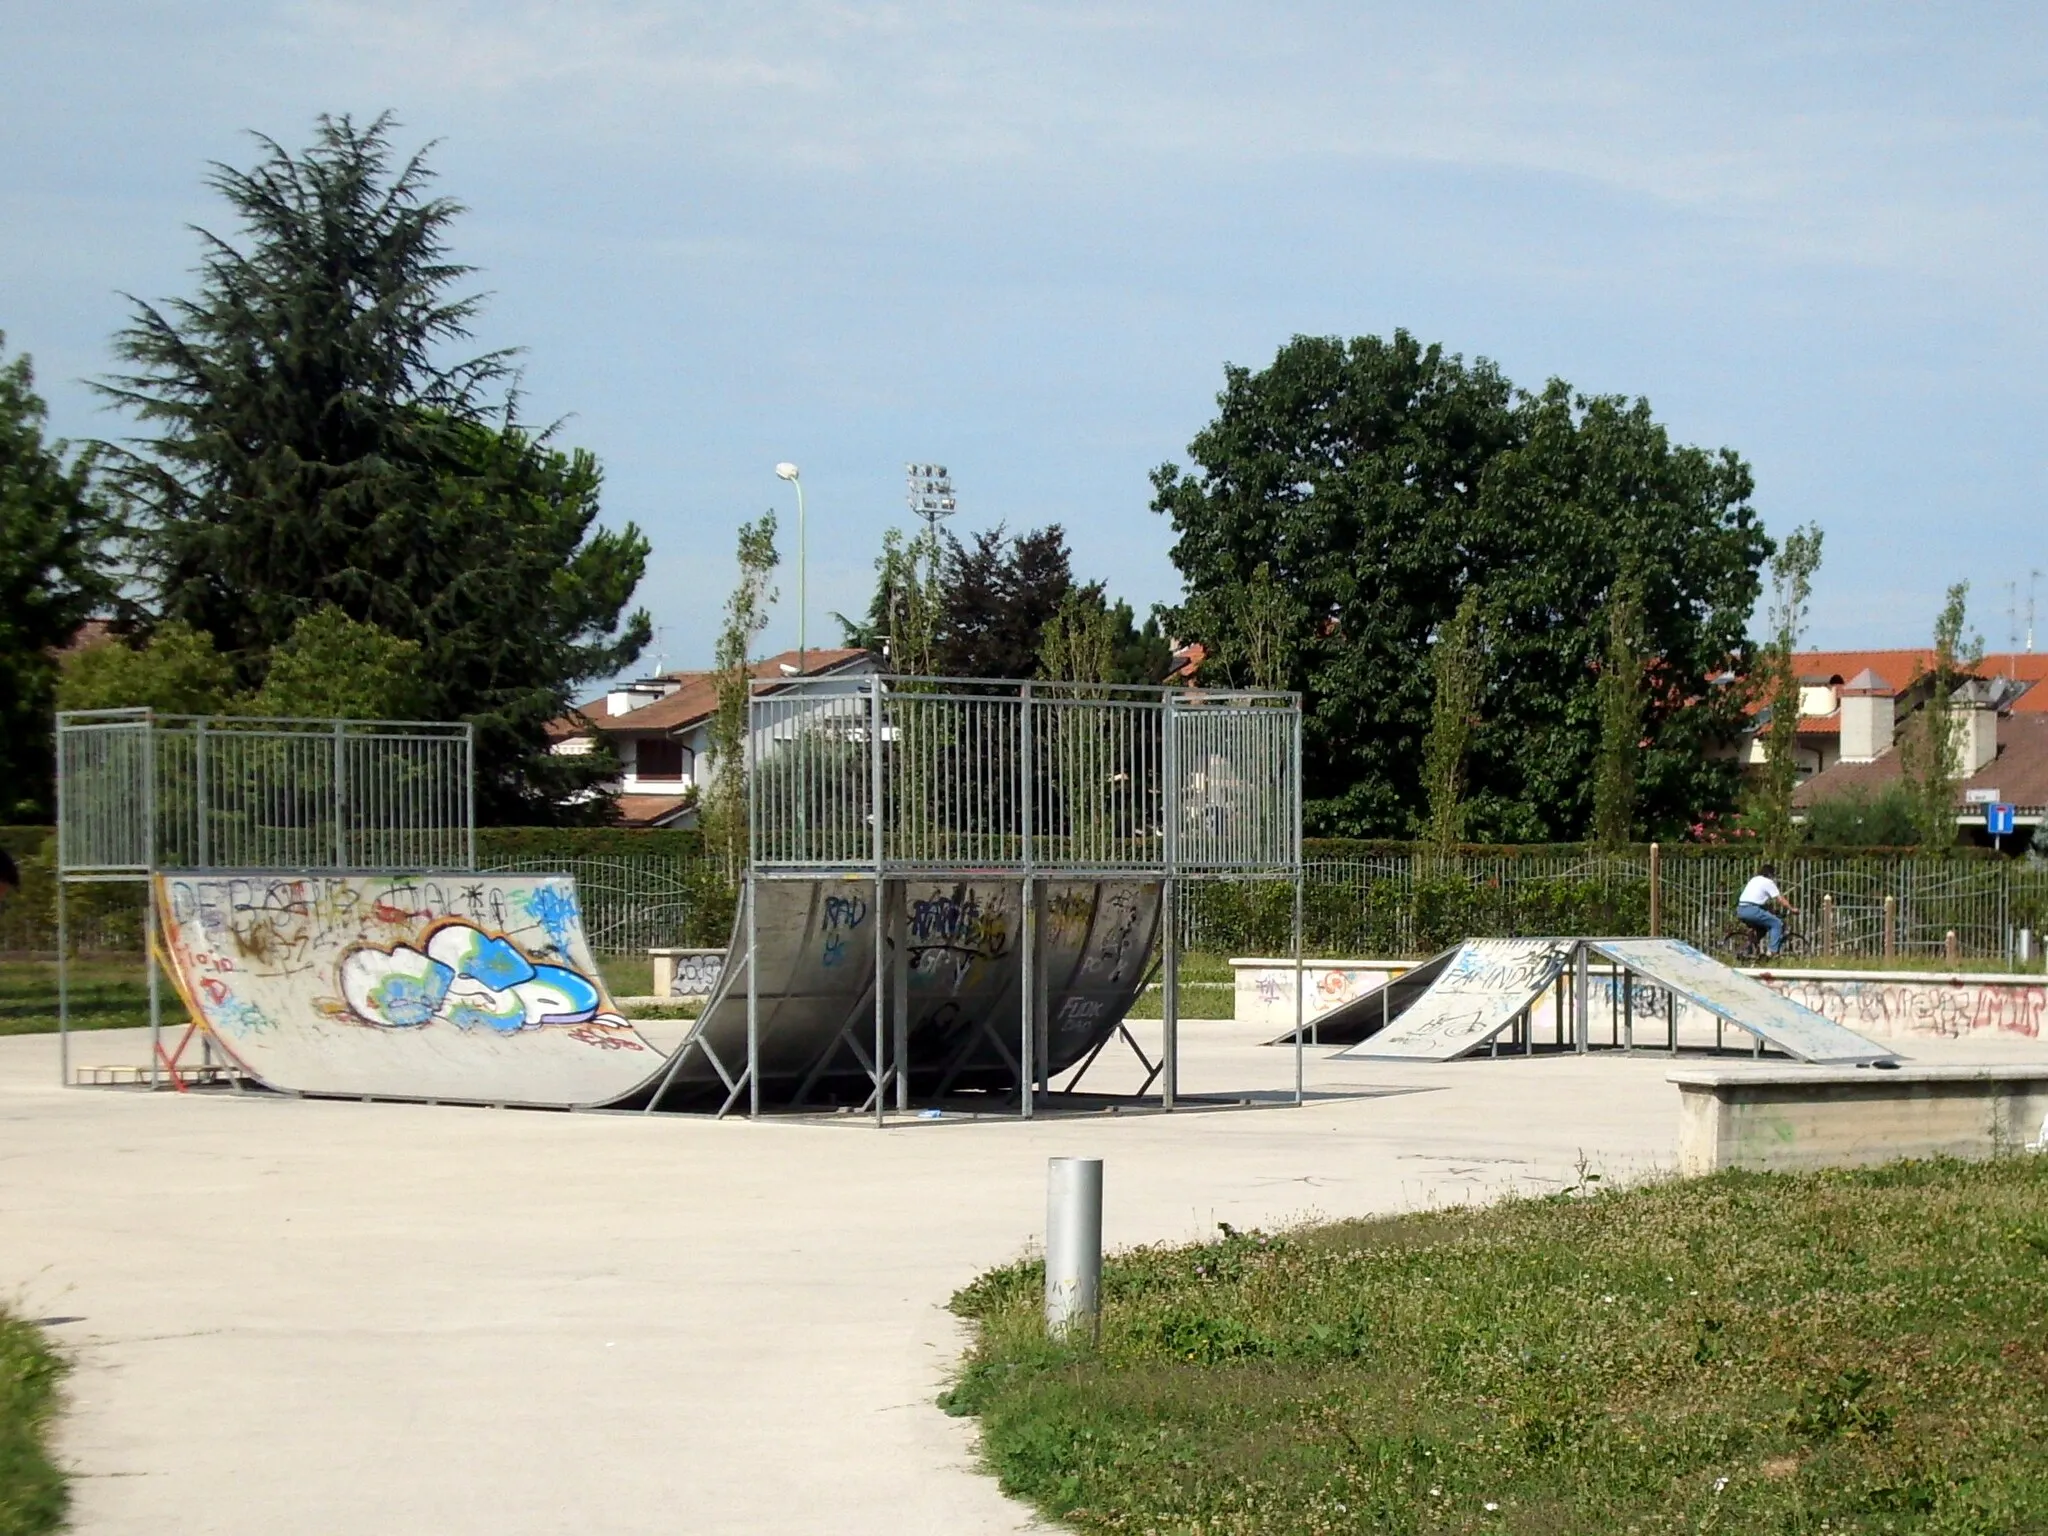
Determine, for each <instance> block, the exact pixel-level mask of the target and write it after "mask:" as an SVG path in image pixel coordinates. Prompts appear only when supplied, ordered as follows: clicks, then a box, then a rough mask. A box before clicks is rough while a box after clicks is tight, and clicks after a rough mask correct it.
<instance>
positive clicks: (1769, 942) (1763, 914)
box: [1735, 901, 1785, 955]
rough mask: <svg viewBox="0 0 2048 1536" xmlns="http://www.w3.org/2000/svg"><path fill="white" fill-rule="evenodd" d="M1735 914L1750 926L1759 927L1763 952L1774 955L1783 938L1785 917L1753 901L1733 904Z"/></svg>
mask: <svg viewBox="0 0 2048 1536" xmlns="http://www.w3.org/2000/svg"><path fill="white" fill-rule="evenodd" d="M1735 915H1736V916H1737V917H1739V918H1741V919H1742V920H1743V921H1744V922H1745V923H1747V924H1749V926H1750V927H1752V928H1760V929H1762V930H1763V935H1764V953H1765V954H1767V955H1775V954H1776V953H1777V952H1778V946H1779V945H1780V944H1781V943H1783V942H1784V940H1785V919H1783V918H1782V917H1780V916H1778V914H1777V913H1775V912H1773V911H1772V910H1771V909H1770V908H1769V907H1760V906H1758V905H1757V904H1756V903H1755V902H1753V901H1741V902H1737V903H1736V904H1735Z"/></svg>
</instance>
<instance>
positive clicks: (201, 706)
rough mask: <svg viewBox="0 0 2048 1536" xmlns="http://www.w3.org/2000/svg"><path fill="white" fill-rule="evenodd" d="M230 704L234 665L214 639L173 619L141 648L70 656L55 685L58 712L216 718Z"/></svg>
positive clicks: (119, 646) (93, 649)
mask: <svg viewBox="0 0 2048 1536" xmlns="http://www.w3.org/2000/svg"><path fill="white" fill-rule="evenodd" d="M235 703H236V695H235V664H234V662H233V661H232V660H231V659H230V658H228V657H226V656H223V655H221V653H220V652H219V651H218V650H216V649H215V648H214V644H213V636H211V635H209V634H207V633H206V631H205V630H203V629H194V628H193V627H192V626H191V625H189V624H186V623H183V622H181V621H180V620H177V619H169V620H166V621H165V622H164V623H162V624H159V625H158V626H157V627H156V631H155V633H153V634H151V635H150V637H149V638H148V639H147V640H146V641H144V642H143V643H142V644H140V645H130V644H129V643H127V642H126V641H124V640H116V639H109V640H105V641H102V642H101V643H99V644H97V645H88V646H86V647H84V648H83V649H81V650H77V651H73V652H72V653H70V654H69V655H68V656H66V657H65V658H64V675H63V677H62V679H61V680H60V681H59V682H58V684H57V704H58V707H59V708H62V709H153V710H155V711H157V713H159V714H164V715H218V714H225V713H227V712H228V711H229V710H232V709H233V708H235Z"/></svg>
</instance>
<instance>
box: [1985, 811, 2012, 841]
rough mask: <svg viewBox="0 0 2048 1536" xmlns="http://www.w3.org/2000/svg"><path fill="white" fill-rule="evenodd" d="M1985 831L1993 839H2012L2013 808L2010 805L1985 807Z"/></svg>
mask: <svg viewBox="0 0 2048 1536" xmlns="http://www.w3.org/2000/svg"><path fill="white" fill-rule="evenodd" d="M1984 830H1985V831H1986V832H1989V833H1990V834H1991V835H1992V836H1993V837H2010V836H2011V835H2012V807H2011V806H2009V805H1987V806H1985V807H1984Z"/></svg>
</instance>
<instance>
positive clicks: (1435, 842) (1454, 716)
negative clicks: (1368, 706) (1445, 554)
mask: <svg viewBox="0 0 2048 1536" xmlns="http://www.w3.org/2000/svg"><path fill="white" fill-rule="evenodd" d="M1485 687H1486V641H1485V637H1484V635H1483V634H1482V633H1481V628H1480V614H1479V592H1478V589H1477V588H1471V589H1468V590H1467V591H1466V593H1465V595H1464V596H1463V597H1462V598H1460V599H1459V600H1458V607H1457V611H1456V612H1454V613H1453V614H1452V615H1451V621H1450V622H1449V623H1448V624H1446V625H1445V626H1444V628H1443V632H1442V633H1441V634H1439V635H1438V636H1437V639H1436V644H1435V645H1434V646H1432V647H1431V649H1430V707H1429V732H1428V734H1427V735H1426V736H1424V737H1423V741H1422V777H1423V787H1424V790H1425V792H1426V793H1427V795H1428V801H1427V804H1428V808H1429V819H1428V821H1427V822H1426V823H1425V830H1426V834H1427V838H1428V841H1429V843H1430V846H1431V847H1433V848H1434V849H1435V850H1436V851H1437V852H1438V853H1439V854H1444V853H1449V852H1450V850H1451V849H1452V848H1453V847H1454V846H1455V845H1456V844H1458V843H1461V842H1463V841H1464V839H1465V759H1466V753H1467V752H1468V751H1470V749H1471V744H1472V733H1473V731H1474V729H1475V728H1476V727H1477V726H1478V724H1479V704H1480V700H1481V698H1482V697H1483V695H1484V692H1485Z"/></svg>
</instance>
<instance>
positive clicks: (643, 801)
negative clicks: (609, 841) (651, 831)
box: [616, 795, 697, 827]
mask: <svg viewBox="0 0 2048 1536" xmlns="http://www.w3.org/2000/svg"><path fill="white" fill-rule="evenodd" d="M616 803H617V805H618V809H619V821H620V823H621V824H622V825H625V826H628V827H659V826H663V825H665V824H666V823H668V822H669V821H670V820H671V819H673V818H674V817H676V816H678V815H680V814H681V813H682V812H683V811H685V810H688V809H689V808H690V807H691V806H693V805H695V804H696V803H697V797H696V796H695V795H621V796H619V798H618V800H617V802H616Z"/></svg>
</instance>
